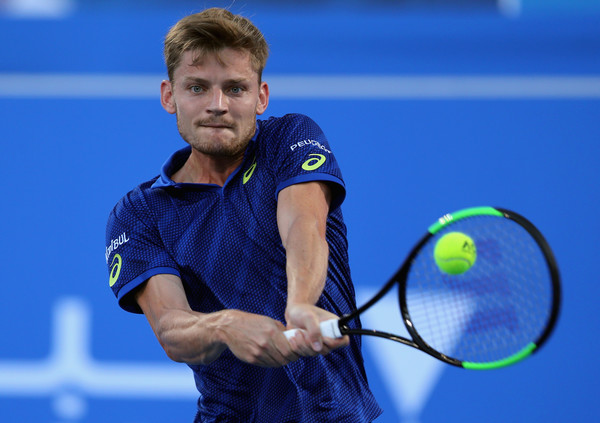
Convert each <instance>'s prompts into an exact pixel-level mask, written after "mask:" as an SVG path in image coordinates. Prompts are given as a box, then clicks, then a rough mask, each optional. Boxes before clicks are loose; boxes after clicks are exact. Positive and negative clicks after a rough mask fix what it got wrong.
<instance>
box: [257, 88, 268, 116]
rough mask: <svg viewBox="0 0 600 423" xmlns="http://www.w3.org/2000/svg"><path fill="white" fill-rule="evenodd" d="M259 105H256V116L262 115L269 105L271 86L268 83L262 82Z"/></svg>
mask: <svg viewBox="0 0 600 423" xmlns="http://www.w3.org/2000/svg"><path fill="white" fill-rule="evenodd" d="M258 89H259V91H258V103H256V114H257V115H262V114H263V113H264V112H265V110H267V106H268V105H269V86H268V85H267V83H266V82H261V83H260V87H259V88H258Z"/></svg>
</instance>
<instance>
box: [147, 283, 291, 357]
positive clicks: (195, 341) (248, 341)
mask: <svg viewBox="0 0 600 423" xmlns="http://www.w3.org/2000/svg"><path fill="white" fill-rule="evenodd" d="M136 299H137V302H138V304H139V305H140V307H141V309H142V311H143V312H144V314H145V315H146V318H147V319H148V321H149V322H150V326H151V327H152V330H153V331H154V334H155V335H156V337H157V338H158V341H159V342H160V344H161V345H162V347H163V349H164V350H165V352H166V353H167V355H168V356H169V358H171V359H172V360H174V361H178V362H184V363H188V364H210V363H211V362H212V361H214V360H215V359H217V358H218V357H219V355H221V353H222V352H223V351H224V350H225V349H226V348H229V349H230V350H231V352H232V353H233V354H234V355H235V356H236V357H238V358H239V359H240V360H242V361H245V362H247V363H250V364H254V365H258V366H263V367H277V366H283V365H285V364H288V363H289V362H291V361H294V360H296V359H297V358H298V355H297V354H296V353H294V352H293V351H292V349H291V347H290V345H289V343H288V342H287V340H286V338H285V336H284V335H283V334H282V330H283V329H284V327H283V325H282V324H281V323H280V322H278V321H276V320H273V319H271V318H269V317H266V316H260V315H256V314H251V313H245V312H242V311H239V310H223V311H219V312H215V313H206V314H205V313H198V312H195V311H193V310H192V309H191V308H190V306H189V303H188V301H187V298H186V295H185V291H184V288H183V284H182V282H181V279H180V278H179V277H177V276H175V275H168V274H161V275H156V276H153V277H152V278H150V279H149V280H148V281H147V282H146V283H145V284H144V285H143V286H142V287H141V288H140V289H139V290H138V291H137V292H136Z"/></svg>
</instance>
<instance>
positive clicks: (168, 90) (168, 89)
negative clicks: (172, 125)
mask: <svg viewBox="0 0 600 423" xmlns="http://www.w3.org/2000/svg"><path fill="white" fill-rule="evenodd" d="M160 104H162V106H163V108H164V109H165V110H166V111H167V112H168V113H171V114H174V113H175V112H176V111H177V109H176V108H175V101H174V98H173V85H172V84H171V81H167V80H164V81H163V82H161V83H160Z"/></svg>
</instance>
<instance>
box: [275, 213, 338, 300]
mask: <svg viewBox="0 0 600 423" xmlns="http://www.w3.org/2000/svg"><path fill="white" fill-rule="evenodd" d="M322 232H323V229H322V228H320V227H319V224H318V223H317V222H315V220H314V219H311V218H306V217H298V218H297V219H296V220H294V222H293V223H292V224H291V226H290V228H289V232H288V234H287V237H286V242H285V245H284V247H285V249H286V257H287V264H286V271H287V277H288V301H287V304H288V306H290V305H292V304H311V305H314V304H315V303H316V302H317V301H318V299H319V297H320V296H321V293H322V292H323V287H324V285H325V279H326V276H327V266H328V253H329V247H328V245H327V242H326V241H325V237H324V234H323V233H322Z"/></svg>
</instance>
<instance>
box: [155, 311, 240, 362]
mask: <svg viewBox="0 0 600 423" xmlns="http://www.w3.org/2000/svg"><path fill="white" fill-rule="evenodd" d="M227 320H228V318H227V312H225V311H224V312H216V313H210V314H202V313H197V312H194V311H191V310H190V311H187V310H170V311H168V312H166V313H164V314H162V315H161V317H160V318H159V319H157V321H156V323H155V324H154V325H153V326H154V332H155V334H156V337H157V339H158V341H159V342H160V344H161V346H162V347H163V349H164V350H165V352H166V353H167V356H169V358H171V359H172V360H174V361H177V362H182V363H187V364H202V365H205V364H210V363H211V362H212V361H214V360H215V359H217V358H218V357H219V355H221V353H222V352H223V350H225V349H226V348H227V344H226V343H225V342H224V340H223V331H224V327H225V326H226V325H227Z"/></svg>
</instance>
